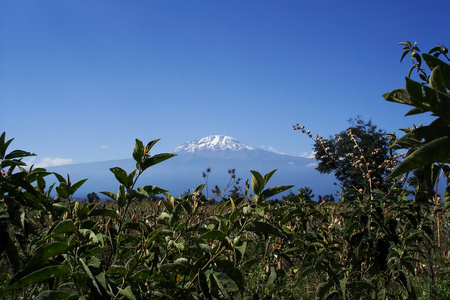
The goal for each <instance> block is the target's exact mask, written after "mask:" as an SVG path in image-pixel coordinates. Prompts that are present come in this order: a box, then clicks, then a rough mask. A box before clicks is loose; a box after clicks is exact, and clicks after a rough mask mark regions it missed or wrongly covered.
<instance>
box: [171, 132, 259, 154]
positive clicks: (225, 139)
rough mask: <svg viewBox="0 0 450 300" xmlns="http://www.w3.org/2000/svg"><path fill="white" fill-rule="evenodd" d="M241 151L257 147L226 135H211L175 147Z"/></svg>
mask: <svg viewBox="0 0 450 300" xmlns="http://www.w3.org/2000/svg"><path fill="white" fill-rule="evenodd" d="M227 150H231V151H239V150H256V149H255V148H253V147H251V146H248V145H245V144H243V143H241V142H239V141H238V140H236V139H234V138H232V137H229V136H225V135H210V136H207V137H204V138H202V139H201V140H199V141H190V142H187V143H184V144H183V145H181V146H178V147H176V148H175V149H174V151H173V152H174V153H177V152H182V151H185V152H191V153H193V152H196V151H227Z"/></svg>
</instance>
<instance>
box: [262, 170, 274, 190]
mask: <svg viewBox="0 0 450 300" xmlns="http://www.w3.org/2000/svg"><path fill="white" fill-rule="evenodd" d="M276 171H277V169H274V170H272V171H270V172H268V173H267V174H266V175H264V186H265V185H266V184H267V182H269V180H270V178H272V175H273V174H274V173H275V172H276Z"/></svg>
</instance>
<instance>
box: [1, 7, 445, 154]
mask: <svg viewBox="0 0 450 300" xmlns="http://www.w3.org/2000/svg"><path fill="white" fill-rule="evenodd" d="M449 11H450V1H448V0H442V1H432V2H425V1H393V0H389V1H386V0H381V1H300V0H295V1H283V0H280V1H262V0H257V1H242V0H240V1H230V0H227V1H206V0H205V1H200V0H192V1H175V0H173V1H111V0H108V1H56V0H55V1H45V0H42V1H13V0H9V1H7V0H5V1H2V2H0V103H1V112H2V114H1V119H0V125H1V126H0V130H1V131H6V134H7V137H8V138H12V137H14V138H15V141H14V142H13V144H12V148H14V149H16V148H20V149H24V150H29V151H32V152H35V153H37V154H38V158H37V159H36V160H35V161H34V162H35V163H38V162H40V161H42V160H46V161H47V162H48V163H51V162H53V161H58V159H59V161H60V162H74V163H77V162H88V161H99V160H110V159H121V158H131V152H132V150H133V146H134V139H135V138H139V139H141V140H142V141H144V142H148V141H150V140H152V139H155V138H161V141H160V142H159V143H158V146H157V147H156V149H155V150H156V152H165V151H170V150H172V149H173V148H175V147H176V146H178V145H180V144H182V143H183V142H185V141H188V140H193V139H200V138H203V137H205V136H208V135H211V134H224V135H229V136H232V137H234V138H236V139H238V140H240V141H241V142H244V143H246V144H249V145H251V146H255V147H264V148H266V149H269V148H273V149H276V151H278V152H282V153H285V154H290V155H302V154H303V153H310V152H311V149H312V145H311V144H312V142H311V140H309V139H308V138H307V137H306V136H304V135H302V134H300V133H299V132H294V131H293V130H292V127H291V126H292V125H293V124H296V123H300V124H304V125H305V126H307V127H308V129H310V130H311V131H313V132H314V133H318V134H319V135H323V136H328V135H331V134H334V133H337V132H339V131H341V130H344V129H345V128H347V127H348V123H347V121H346V120H347V119H349V118H351V117H355V116H356V115H361V116H362V117H363V118H364V119H366V120H368V119H372V120H373V121H374V122H375V124H377V125H378V126H379V127H380V128H382V129H385V130H387V131H388V132H393V131H396V132H398V128H402V127H407V126H410V125H412V124H414V123H415V124H418V123H421V122H423V123H426V122H427V120H429V118H428V117H426V116H420V117H414V118H412V117H403V115H404V114H405V113H406V111H407V110H408V107H405V106H402V105H397V104H394V103H389V102H385V101H384V100H383V99H382V97H381V95H382V94H383V93H385V92H388V91H391V90H392V89H395V88H402V87H404V76H405V75H406V74H407V71H408V69H409V68H410V66H411V64H410V61H409V60H405V61H404V62H403V63H400V62H399V59H400V55H401V47H400V46H398V43H399V42H402V41H406V40H410V41H412V42H414V41H417V42H418V45H419V47H420V48H421V50H422V51H428V50H429V49H430V48H431V47H434V46H435V45H436V43H442V44H444V45H447V46H450V40H449V38H450V18H449V17H448V12H449ZM11 150H12V149H11Z"/></svg>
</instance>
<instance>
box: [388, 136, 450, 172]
mask: <svg viewBox="0 0 450 300" xmlns="http://www.w3.org/2000/svg"><path fill="white" fill-rule="evenodd" d="M448 149H450V136H445V137H441V138H437V139H435V140H433V141H431V142H429V143H427V144H425V145H423V146H422V147H420V148H419V149H417V150H416V151H414V152H413V153H411V154H410V155H409V156H408V157H406V158H405V160H403V161H402V162H401V164H400V165H399V166H398V167H397V168H395V170H394V171H393V172H392V173H391V174H389V176H388V177H387V178H388V179H392V178H394V177H397V176H399V175H402V174H404V173H406V172H409V171H412V170H414V169H417V168H419V167H422V166H426V165H429V164H432V163H435V162H442V163H449V162H450V152H449V151H448Z"/></svg>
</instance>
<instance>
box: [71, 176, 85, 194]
mask: <svg viewBox="0 0 450 300" xmlns="http://www.w3.org/2000/svg"><path fill="white" fill-rule="evenodd" d="M86 181H87V178H86V179H81V180H78V181H77V182H75V183H74V184H72V186H71V187H70V194H72V195H73V194H75V192H76V191H77V190H78V189H79V188H80V187H81V186H82V185H83V184H84V183H85V182H86Z"/></svg>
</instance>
